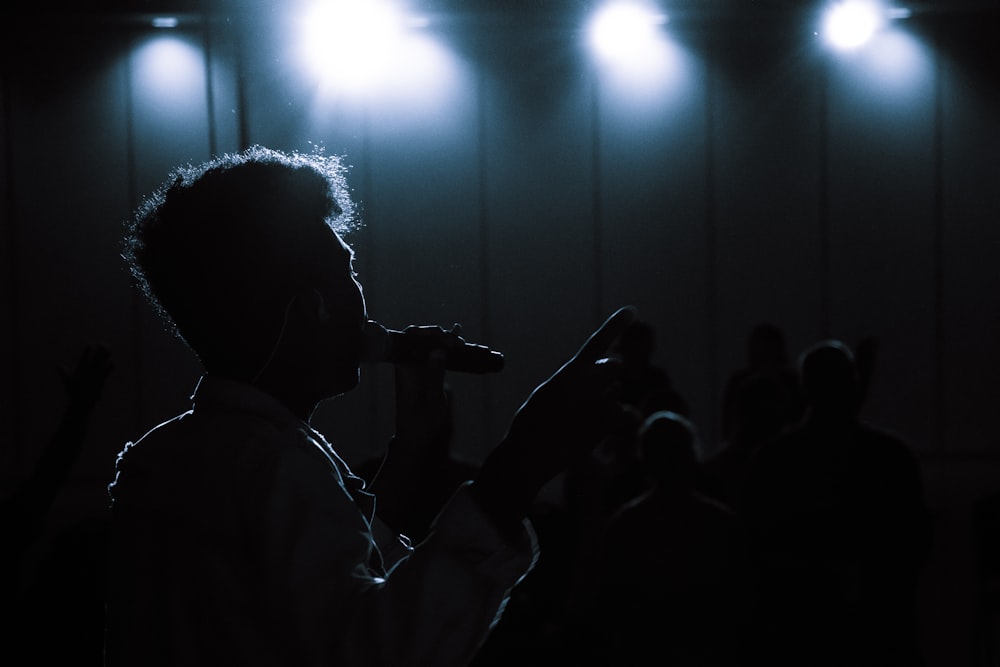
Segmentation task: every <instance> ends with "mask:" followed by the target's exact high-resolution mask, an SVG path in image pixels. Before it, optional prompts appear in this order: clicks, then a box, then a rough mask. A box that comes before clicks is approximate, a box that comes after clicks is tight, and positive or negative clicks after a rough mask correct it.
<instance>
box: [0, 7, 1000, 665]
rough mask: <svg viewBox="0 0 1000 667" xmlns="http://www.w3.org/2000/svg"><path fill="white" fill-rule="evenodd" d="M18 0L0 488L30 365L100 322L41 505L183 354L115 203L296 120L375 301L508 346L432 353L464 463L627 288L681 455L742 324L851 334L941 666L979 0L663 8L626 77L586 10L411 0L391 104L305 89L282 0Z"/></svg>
mask: <svg viewBox="0 0 1000 667" xmlns="http://www.w3.org/2000/svg"><path fill="white" fill-rule="evenodd" d="M20 4H23V3H9V4H7V5H6V6H5V9H4V10H3V15H2V21H3V30H2V39H3V46H2V50H3V79H2V93H0V94H2V99H0V108H2V110H3V132H2V134H0V142H2V143H0V154H2V157H3V160H2V163H0V203H2V216H3V217H2V220H3V224H2V234H0V297H2V307H3V314H2V320H0V322H2V326H0V343H2V344H3V349H5V350H6V351H7V352H6V354H3V355H0V377H2V379H3V382H2V383H0V429H2V430H0V438H2V439H0V443H2V448H0V490H10V489H12V488H13V487H14V486H15V485H16V484H17V483H18V481H19V480H21V479H23V478H24V477H25V476H26V475H27V474H28V473H29V472H30V471H31V470H32V468H33V466H34V465H35V462H36V459H37V456H38V453H39V452H40V451H41V447H42V446H44V444H45V443H46V442H47V440H48V438H49V437H50V435H51V433H52V432H53V431H54V429H55V424H56V422H57V420H58V418H59V416H60V414H61V411H62V409H63V406H64V404H65V400H66V399H65V395H64V392H63V389H62V386H61V384H60V380H59V377H58V375H57V373H56V368H57V367H59V366H72V364H73V363H74V362H75V360H76V358H77V356H78V355H79V353H80V351H81V349H82V348H83V346H84V345H86V344H88V343H97V342H100V343H104V344H106V345H107V346H108V347H109V348H110V349H111V352H112V356H113V361H114V364H115V369H114V371H113V374H112V375H111V377H110V379H109V381H108V385H107V387H106V390H105V393H104V395H103V396H102V398H101V401H100V403H99V404H98V407H97V411H96V413H95V415H94V421H93V423H92V428H91V430H90V433H89V435H88V441H87V444H86V446H85V450H84V454H83V456H82V457H81V459H80V461H79V464H78V466H77V467H76V469H75V471H74V474H73V476H72V478H71V480H70V483H69V484H68V485H67V487H66V488H65V489H64V491H63V492H62V493H61V495H60V497H59V498H58V499H57V502H56V505H55V507H54V508H53V514H52V516H51V517H50V519H51V525H52V530H55V529H56V528H57V527H58V526H59V525H61V524H63V523H66V522H72V521H75V520H77V519H79V518H81V517H93V516H100V515H101V513H102V512H103V511H104V510H105V507H106V502H107V499H106V494H105V488H104V487H105V485H106V484H107V483H108V482H109V481H110V477H111V475H112V470H113V464H114V456H115V454H116V453H117V451H118V450H119V449H120V448H121V446H122V445H123V444H124V443H125V441H127V440H129V439H134V438H136V437H138V436H140V435H141V434H142V433H143V432H145V431H146V430H147V429H149V428H150V427H152V426H154V425H155V424H157V423H159V422H160V421H162V420H163V419H166V418H167V417H170V416H172V415H174V414H175V413H177V412H179V411H180V410H182V409H184V408H185V407H186V406H187V400H186V397H187V396H188V395H189V393H190V391H191V389H193V387H194V384H195V382H196V379H197V377H198V374H199V368H198V366H197V364H196V363H195V361H194V360H193V359H192V357H191V355H190V354H189V353H188V352H187V351H186V350H185V349H184V348H183V347H182V346H181V345H180V344H179V343H178V342H177V341H175V340H173V339H172V338H171V337H170V336H169V335H168V334H166V333H165V332H164V330H163V327H162V325H161V323H160V322H158V321H157V320H156V318H155V317H154V316H153V314H152V313H151V311H150V310H149V308H148V307H147V306H146V305H145V303H144V302H143V301H142V300H141V299H140V298H139V297H138V295H137V294H136V293H135V291H134V290H133V289H132V287H131V283H130V280H129V277H128V275H127V272H126V270H125V268H124V266H123V264H122V262H121V261H120V259H119V256H118V253H119V250H120V248H119V245H118V244H119V239H120V236H121V232H122V223H123V221H124V220H125V219H126V217H127V215H128V213H129V212H130V211H131V210H132V209H133V208H134V206H135V205H136V204H137V203H138V201H139V199H140V198H141V197H142V195H143V194H144V193H146V192H148V191H149V190H151V189H152V188H153V187H155V186H156V185H158V184H159V182H160V181H161V180H162V179H163V178H164V177H165V176H166V173H167V171H168V170H169V169H170V168H171V167H173V166H174V165H176V164H180V163H185V162H198V161H201V160H203V159H205V158H207V157H208V156H209V155H211V154H213V153H219V152H227V151H234V150H239V149H240V148H243V147H245V146H247V145H250V144H255V143H259V144H263V145H266V146H270V147H274V148H280V149H285V150H299V151H309V150H312V147H313V145H320V146H323V147H324V149H325V150H327V151H329V152H333V153H342V154H345V155H346V156H347V162H348V163H349V164H350V165H352V169H351V172H350V174H349V180H350V182H351V185H352V186H353V188H354V195H355V198H356V199H357V201H358V202H359V206H360V212H361V219H362V221H363V222H364V226H363V227H362V228H361V229H360V230H359V231H357V232H356V233H355V234H354V235H353V236H352V237H349V238H348V240H349V241H350V242H352V243H353V244H354V246H355V248H356V250H357V253H358V262H357V268H358V270H359V273H360V278H361V281H362V282H363V283H364V285H365V289H366V296H367V298H368V303H369V310H370V312H371V315H372V316H373V317H375V318H377V319H379V320H381V321H382V322H384V323H385V324H388V325H390V326H395V327H402V326H405V325H407V324H410V323H420V324H432V323H433V324H444V325H448V324H451V323H452V322H461V323H462V324H463V327H464V332H465V335H466V337H467V338H469V339H470V340H473V341H482V342H486V343H489V344H490V345H492V346H494V347H496V348H498V349H500V350H502V351H503V352H504V353H505V355H506V359H507V367H506V369H505V370H504V371H503V372H502V373H501V374H499V375H496V376H489V377H473V376H460V377H455V378H454V387H455V390H456V400H457V409H458V412H459V418H458V423H457V434H458V438H457V443H458V451H459V453H460V454H461V456H463V457H464V458H466V459H469V460H471V461H479V460H481V458H482V457H483V456H484V455H485V453H486V452H487V451H488V449H489V446H490V445H491V444H492V443H494V442H496V441H497V439H498V438H499V437H500V436H501V435H502V433H503V430H504V427H505V426H506V422H507V419H508V418H509V415H510V414H511V413H512V411H513V410H514V409H515V408H516V407H517V405H518V404H519V402H520V401H521V400H523V398H524V397H525V396H526V394H527V392H528V391H529V390H530V389H531V388H532V387H533V386H534V385H535V384H536V383H537V382H538V381H540V380H541V379H543V378H544V377H545V376H546V375H548V374H549V373H550V372H551V371H553V370H554V369H555V368H556V367H557V366H558V365H559V364H560V363H561V362H562V361H564V360H565V358H566V357H567V356H568V355H569V354H570V353H571V352H572V351H573V350H574V349H575V348H576V347H577V345H578V344H579V343H580V342H582V340H583V338H584V337H585V336H586V335H587V333H589V331H590V330H591V329H592V328H593V327H594V326H595V325H596V324H597V323H598V322H600V321H601V320H603V318H604V317H605V316H607V315H608V314H609V313H610V312H611V311H613V310H614V309H615V308H617V307H618V306H620V305H623V304H626V303H631V304H634V305H636V306H637V307H638V308H639V309H640V313H641V315H642V316H643V317H644V318H646V319H648V320H649V321H651V322H652V323H653V324H654V325H655V326H656V328H657V331H658V336H659V338H658V349H657V352H656V361H657V362H658V363H659V364H661V365H662V366H664V367H665V368H666V369H667V370H668V371H669V372H670V374H671V376H672V378H673V381H674V384H675V387H676V389H678V391H680V392H681V393H682V394H683V395H684V396H685V397H686V399H687V400H688V402H689V403H690V404H691V406H692V412H693V417H694V421H695V422H696V423H697V425H698V427H699V429H700V430H701V435H702V438H703V440H704V445H705V450H706V453H707V452H711V451H713V450H714V449H715V447H717V445H718V437H719V436H718V431H719V427H718V419H719V401H720V393H721V388H722V386H723V384H724V382H725V380H726V378H727V377H728V375H729V373H731V372H732V371H733V370H735V369H736V368H738V367H739V366H741V365H742V363H743V361H744V341H745V338H746V336H747V334H748V333H749V331H750V329H751V328H752V327H753V326H754V325H755V324H757V323H759V322H765V321H766V322H771V323H774V324H777V325H779V326H780V327H781V328H782V329H783V330H784V331H785V333H786V335H787V338H788V343H789V351H790V352H791V354H792V355H793V356H794V355H797V354H798V353H799V352H800V351H802V350H803V349H804V348H805V347H806V346H807V345H809V344H810V343H812V342H814V341H816V340H819V339H820V338H824V337H838V338H840V339H842V340H844V341H845V342H847V343H848V344H850V345H856V344H857V343H858V342H859V341H860V340H861V339H863V338H865V337H869V336H872V337H875V338H876V339H877V340H878V342H879V352H878V359H877V366H876V370H875V376H874V382H873V386H872V388H871V395H870V398H869V401H868V403H867V405H866V407H865V416H866V417H867V418H868V419H870V420H871V421H872V422H874V423H876V424H878V425H881V426H884V427H887V428H890V429H892V430H894V431H896V432H898V433H900V434H901V435H902V436H903V437H904V438H905V439H906V440H907V442H908V443H909V444H910V445H911V446H912V448H913V450H914V452H915V453H916V454H917V455H918V456H919V458H920V460H921V463H922V465H923V469H924V473H925V483H926V494H927V499H928V503H929V504H930V506H931V508H932V510H933V512H934V515H935V521H936V539H935V547H934V550H933V553H932V558H931V562H930V563H929V565H928V568H927V571H926V573H925V577H924V583H923V586H922V589H921V593H920V602H921V623H922V628H923V633H924V648H925V654H926V656H927V658H928V662H929V664H930V665H934V666H937V665H940V666H942V667H944V666H946V665H947V666H951V665H960V664H970V662H971V651H972V649H971V646H972V627H973V623H974V620H975V618H976V615H977V614H978V613H979V612H978V611H977V607H976V599H977V598H976V596H977V591H978V590H979V587H980V585H981V582H980V573H979V570H978V569H977V564H976V558H975V552H974V550H973V544H972V536H971V530H970V526H971V524H970V514H969V513H970V509H971V507H972V505H973V504H974V503H975V502H976V501H977V500H979V499H981V498H983V497H985V496H986V495H988V494H990V493H992V492H995V491H1000V477H998V472H1000V423H998V420H997V417H996V415H997V412H996V401H997V399H998V398H1000V396H998V390H997V381H998V379H1000V300H998V298H997V293H998V287H1000V269H998V268H997V261H996V255H997V251H998V250H1000V229H998V225H997V223H998V222H1000V220H998V217H1000V122H998V119H1000V88H998V83H1000V77H998V74H1000V70H998V65H997V64H996V61H997V60H998V58H997V56H998V55H1000V53H998V52H1000V49H998V47H997V43H996V28H997V21H998V19H1000V8H998V5H997V3H996V2H950V1H942V2H933V3H920V4H917V5H913V9H914V12H913V16H912V17H911V18H909V19H907V20H906V21H903V22H900V23H899V25H898V26H897V27H899V28H900V29H901V30H902V31H904V35H903V36H902V37H900V38H899V40H900V41H899V44H900V45H901V47H900V48H902V51H901V53H903V56H901V58H902V60H901V61H899V62H896V63H895V64H893V63H890V64H888V65H885V64H884V63H881V61H879V62H880V63H881V64H879V63H876V62H875V61H874V60H872V61H866V60H865V57H866V56H864V55H857V54H855V55H853V56H844V57H838V56H837V55H835V54H833V53H831V52H829V51H827V50H825V49H823V48H821V47H820V46H819V42H818V39H817V37H816V36H815V35H814V34H813V32H814V28H813V27H812V26H813V24H814V22H815V16H816V13H817V7H818V6H819V4H820V3H807V2H777V1H773V2H746V1H741V2H722V1H720V2H675V3H671V4H669V5H666V7H665V8H666V9H667V11H668V12H669V13H670V16H671V21H670V23H668V24H667V30H668V32H669V34H670V35H671V37H672V39H673V40H674V42H673V43H674V48H675V49H676V53H677V54H678V55H679V56H680V57H681V58H682V62H683V69H682V70H681V71H680V73H679V74H676V75H675V76H672V77H671V78H668V79H664V80H663V81H661V82H659V83H658V84H657V86H656V87H655V89H654V90H649V91H647V92H646V93H644V94H641V95H634V94H626V93H625V92H624V91H623V90H622V89H620V88H618V87H617V84H616V83H615V82H614V81H612V80H610V79H608V78H606V77H605V76H604V75H603V73H602V72H601V71H599V70H598V69H597V68H596V66H595V65H594V63H593V61H591V60H590V59H589V58H588V56H587V54H586V52H585V50H584V49H583V48H582V47H581V44H580V42H581V41H582V36H581V34H582V29H581V27H580V26H581V25H582V22H583V20H584V17H585V16H586V13H587V11H589V8H590V5H588V4H587V3H582V2H550V3H542V2H536V3H529V2H513V3H511V2H506V3H495V2H486V1H484V0H480V1H478V2H471V3H470V2H465V3H462V2H453V3H447V2H440V1H438V2H432V3H426V4H424V5H422V6H420V5H419V3H417V2H416V0H414V1H413V2H412V3H411V6H413V7H415V8H418V9H423V10H424V11H426V12H427V13H428V15H429V16H431V17H432V19H433V20H432V21H431V24H430V25H429V26H428V28H427V29H426V30H427V31H428V32H429V33H430V34H433V35H434V37H435V39H437V41H438V42H439V43H440V44H443V45H444V48H445V49H446V50H447V52H448V53H449V54H450V57H451V58H452V62H453V63H455V64H456V66H455V70H454V72H453V74H454V78H453V80H452V82H451V86H450V87H449V88H447V89H442V90H437V89H434V90H428V91H427V93H428V94H427V95H426V96H425V99H423V100H422V101H419V102H418V101H416V100H415V98H412V97H407V95H410V94H411V92H412V91H402V90H396V91H395V93H393V94H390V95H388V96H386V97H385V98H383V99H374V98H373V99H368V100H367V101H358V100H355V99H348V98H340V97H336V96H329V95H328V96H326V97H324V98H322V99H320V98H319V97H318V96H317V95H316V93H317V90H316V88H315V86H314V85H313V84H311V83H310V82H309V81H308V80H307V79H306V78H305V77H303V76H301V71H300V70H301V67H300V66H299V65H298V64H297V63H296V61H295V59H294V58H293V57H292V56H291V55H290V49H291V44H292V42H293V38H291V37H290V34H291V33H290V32H289V29H288V23H289V21H288V19H287V16H289V15H290V14H291V13H292V12H294V11H295V9H296V8H297V7H298V3H295V2H286V3H264V2H257V3H237V2H215V3H195V2H175V3H170V2H162V3H153V2H130V3H125V2H117V3H116V2H90V3H77V2H74V3H63V5H62V6H60V5H59V3H55V4H53V3H46V4H44V5H38V6H18V5H20ZM168 9H173V10H175V11H182V12H185V13H184V14H183V15H182V16H183V20H182V23H181V26H180V28H179V29H178V30H177V31H174V32H173V33H171V35H170V36H171V37H174V38H178V39H180V40H182V41H184V42H185V43H186V44H187V47H188V51H187V53H188V54H189V55H191V54H193V60H192V66H193V70H192V71H193V72H194V75H189V76H187V77H186V78H184V79H182V80H180V81H177V82H173V83H170V82H163V81H159V82H154V83H159V84H164V85H166V84H167V83H170V85H172V86H174V87H172V88H171V87H169V86H168V87H167V88H164V87H163V86H161V87H159V88H157V87H155V86H154V87H153V88H150V81H148V80H147V79H146V78H144V77H146V76H147V75H146V74H145V70H144V69H143V67H144V65H143V62H144V61H143V60H142V58H143V56H142V54H143V53H144V51H143V49H144V48H146V47H147V46H148V44H149V43H150V42H151V40H155V39H158V38H162V37H163V36H164V34H165V33H163V32H156V31H153V30H151V29H150V28H148V27H147V25H148V21H147V19H148V17H149V16H148V15H150V14H152V13H154V12H159V11H165V10H168ZM883 65H884V66H885V67H887V68H888V67H897V66H898V67H900V68H901V69H899V71H897V72H896V73H895V75H894V76H892V77H889V78H884V77H883V74H886V72H887V71H888V70H886V71H880V70H879V67H882V66H883ZM164 90H166V92H164ZM365 379H366V382H365V385H366V386H365V387H364V388H363V389H362V390H359V391H357V392H354V393H353V394H351V395H349V396H345V397H343V398H342V399H341V400H338V401H333V402H331V403H330V404H328V405H324V406H323V407H322V408H321V409H320V411H319V413H318V415H317V418H316V424H317V425H318V426H319V427H320V428H321V430H324V431H325V432H327V433H328V434H329V436H330V438H331V440H332V441H333V442H335V443H336V444H337V446H338V447H339V448H340V449H341V450H342V451H343V453H344V454H345V456H347V458H348V459H349V460H352V461H357V460H359V459H360V458H361V457H364V456H367V455H369V454H371V453H374V452H378V451H379V448H380V447H381V445H382V443H384V442H385V440H386V439H387V437H388V435H389V433H390V431H391V411H390V408H389V404H388V403H387V401H386V397H385V396H384V395H385V394H387V393H389V392H388V390H390V389H391V385H390V384H389V377H388V376H386V373H385V371H384V370H382V369H379V370H376V371H371V372H366V378H365ZM553 493H554V494H558V488H555V489H554V490H553Z"/></svg>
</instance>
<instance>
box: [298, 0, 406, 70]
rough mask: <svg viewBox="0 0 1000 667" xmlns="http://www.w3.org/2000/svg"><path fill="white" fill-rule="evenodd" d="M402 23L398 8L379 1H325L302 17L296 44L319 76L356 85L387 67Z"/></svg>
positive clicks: (401, 15) (398, 39) (404, 20)
mask: <svg viewBox="0 0 1000 667" xmlns="http://www.w3.org/2000/svg"><path fill="white" fill-rule="evenodd" d="M408 26H409V24H408V21H407V17H406V16H405V15H404V13H403V12H402V10H401V8H400V7H398V6H396V5H394V4H391V3H390V2H387V1H385V0H325V1H323V2H317V3H316V4H315V5H313V6H312V8H311V9H310V10H309V11H308V12H307V14H306V15H305V16H304V18H303V19H302V38H301V44H302V47H303V49H304V54H305V58H306V59H307V61H308V62H309V63H310V64H311V66H312V67H313V69H314V70H315V71H316V72H317V73H318V74H319V75H320V77H321V78H323V79H324V80H328V81H332V82H336V83H337V84H339V85H340V86H342V87H345V88H348V89H359V88H362V87H365V86H369V85H374V84H375V83H376V82H377V81H378V80H379V79H380V78H381V77H382V76H383V75H384V74H385V73H386V71H387V70H388V69H389V68H390V67H391V63H392V62H393V57H394V55H395V51H396V49H397V47H398V45H399V41H400V39H401V37H402V35H403V33H404V31H405V29H406V28H407V27H408Z"/></svg>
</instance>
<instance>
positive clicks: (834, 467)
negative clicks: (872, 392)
mask: <svg viewBox="0 0 1000 667" xmlns="http://www.w3.org/2000/svg"><path fill="white" fill-rule="evenodd" d="M800 377H801V386H802V390H803V396H804V399H805V413H804V418H803V420H802V421H801V423H800V424H799V425H797V426H795V427H794V428H791V429H788V430H787V431H785V432H784V433H782V434H780V435H778V436H777V437H775V438H773V439H771V440H770V441H768V442H766V443H765V444H763V445H762V446H761V447H760V449H759V450H758V453H757V455H756V456H755V457H754V460H753V463H752V467H751V471H750V475H749V476H748V478H747V484H746V487H745V491H744V495H743V502H742V508H743V515H744V517H745V518H746V520H747V524H748V528H749V531H750V539H751V549H752V554H753V557H754V561H755V566H757V567H759V573H760V586H759V589H758V590H759V593H760V594H759V596H758V598H757V604H756V609H755V613H754V618H755V619H756V620H757V623H756V627H755V633H756V637H755V639H756V641H755V645H754V651H755V655H756V656H757V658H758V659H759V660H760V661H761V664H769V665H793V664H794V665H802V664H810V665H830V666H833V665H838V666H846V665H882V666H884V665H899V666H904V665H912V666H916V665H921V664H923V660H922V657H921V650H920V643H919V636H918V633H917V617H916V589H917V583H918V578H919V575H920V572H921V570H922V568H923V566H924V564H925V561H926V559H927V556H928V553H929V548H930V540H931V529H930V521H929V514H928V511H927V507H926V505H925V501H924V496H923V482H922V478H921V472H920V469H919V467H918V463H917V461H916V458H915V456H914V455H913V454H912V453H911V452H910V450H909V449H908V447H907V445H906V443H905V442H904V441H903V440H902V439H901V438H900V437H899V436H897V435H895V434H893V433H890V432H887V431H885V430H881V429H879V428H876V427H874V426H872V425H869V424H866V423H864V422H863V421H862V420H860V419H859V416H858V413H859V411H860V408H861V404H862V401H863V398H864V385H863V381H862V377H861V375H860V374H859V369H858V367H857V365H856V363H855V359H854V355H853V353H852V352H851V350H850V349H849V348H848V346H847V345H845V344H844V343H843V342H841V341H838V340H827V341H821V342H819V343H817V344H815V345H814V346H812V347H810V348H809V349H807V350H806V351H805V352H804V353H803V355H802V357H801V362H800Z"/></svg>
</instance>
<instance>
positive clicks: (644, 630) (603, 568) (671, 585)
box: [588, 411, 751, 667]
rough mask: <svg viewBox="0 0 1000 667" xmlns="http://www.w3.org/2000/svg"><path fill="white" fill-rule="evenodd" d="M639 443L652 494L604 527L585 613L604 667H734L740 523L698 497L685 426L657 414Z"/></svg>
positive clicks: (690, 427) (693, 449) (744, 598)
mask: <svg viewBox="0 0 1000 667" xmlns="http://www.w3.org/2000/svg"><path fill="white" fill-rule="evenodd" d="M638 438H639V445H640V453H641V458H642V462H643V464H644V466H645V468H646V471H647V473H648V474H649V477H650V480H651V484H650V486H649V488H648V489H647V490H646V492H645V493H643V494H642V495H640V496H638V497H637V498H634V499H632V500H631V501H630V502H628V503H626V504H625V505H623V506H622V507H621V508H619V510H618V511H617V512H615V514H614V515H613V516H612V517H611V518H610V520H609V521H608V524H607V528H606V530H605V531H604V534H603V539H602V540H601V542H600V545H599V558H598V559H597V560H598V563H599V565H598V569H597V570H596V571H595V572H594V577H593V582H594V583H593V591H594V593H595V594H596V596H595V598H594V599H593V602H592V606H591V608H590V609H589V610H588V611H589V612H590V613H592V614H593V615H594V620H595V621H596V622H597V624H596V625H593V626H591V629H592V631H593V636H595V637H603V642H602V643H603V647H602V649H603V659H604V664H608V665H634V664H646V663H648V661H649V659H650V656H656V662H657V664H665V665H677V666H678V667H683V666H691V665H706V666H707V665H719V666H721V665H735V664H739V662H738V661H739V657H740V651H741V650H742V644H743V641H742V639H741V636H742V635H743V629H742V624H743V623H744V621H745V617H746V613H745V609H746V606H747V604H748V601H749V593H750V591H749V589H748V584H749V582H750V581H751V578H750V577H749V576H748V573H747V572H745V571H744V570H743V568H744V566H745V564H746V562H747V561H746V558H745V547H746V539H745V533H744V531H743V528H742V526H741V524H740V520H739V517H738V516H737V515H736V513H735V512H734V511H733V510H732V509H731V508H729V507H727V506H726V505H724V504H723V503H721V502H719V501H718V500H715V499H713V498H709V497H707V496H705V495H703V494H702V493H701V492H700V491H699V489H698V486H697V471H698V457H697V450H698V432H697V429H696V427H695V425H694V424H693V423H692V422H691V421H689V420H688V419H687V418H685V417H683V416H682V415H679V414H677V413H674V412H669V411H660V412H655V413H653V414H652V415H650V416H649V417H648V418H647V419H646V420H645V421H644V423H643V424H642V426H641V428H640V431H639V434H638Z"/></svg>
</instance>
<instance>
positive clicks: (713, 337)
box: [705, 42, 720, 442]
mask: <svg viewBox="0 0 1000 667" xmlns="http://www.w3.org/2000/svg"><path fill="white" fill-rule="evenodd" d="M712 46H714V42H712V43H711V44H710V45H709V46H708V47H707V50H708V51H709V53H711V51H712V50H713V49H712V48H711V47H712ZM713 61H714V59H713V58H711V57H710V58H707V59H706V61H705V264H706V267H705V269H706V271H705V282H706V286H705V306H706V313H705V316H706V323H705V324H706V332H707V336H706V338H707V339H708V359H707V362H708V406H709V411H710V412H709V414H708V415H707V416H706V426H707V428H706V431H707V433H706V434H705V435H706V436H707V438H708V440H709V442H715V441H716V423H717V420H718V418H719V378H718V377H717V375H718V372H719V349H718V348H719V339H720V336H719V318H718V312H717V309H718V285H719V276H718V271H719V267H718V243H717V234H718V224H717V223H718V221H717V219H716V215H717V211H716V201H715V197H716V191H715V185H716V165H715V141H716V136H715V134H716V127H715V120H716V119H715V72H714V67H713Z"/></svg>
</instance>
